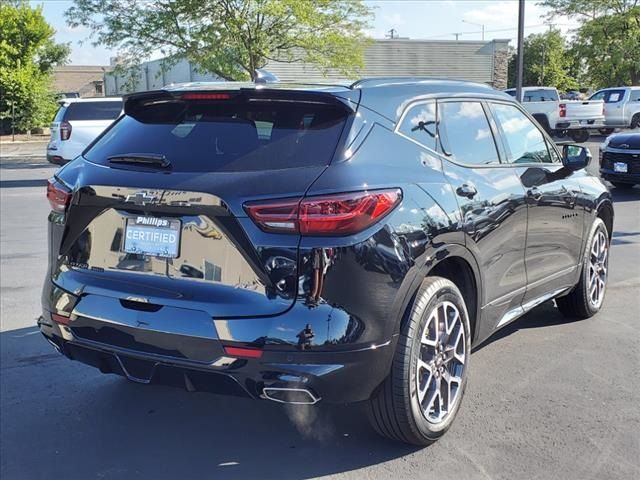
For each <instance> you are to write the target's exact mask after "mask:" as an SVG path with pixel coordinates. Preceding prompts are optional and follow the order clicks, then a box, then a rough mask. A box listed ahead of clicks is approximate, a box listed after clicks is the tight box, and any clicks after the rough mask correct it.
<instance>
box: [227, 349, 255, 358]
mask: <svg viewBox="0 0 640 480" xmlns="http://www.w3.org/2000/svg"><path fill="white" fill-rule="evenodd" d="M224 353H226V354H227V355H232V356H234V357H245V358H260V357H261V356H262V350H258V349H257V348H244V347H224Z"/></svg>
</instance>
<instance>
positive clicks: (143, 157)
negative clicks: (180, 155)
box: [107, 153, 171, 168]
mask: <svg viewBox="0 0 640 480" xmlns="http://www.w3.org/2000/svg"><path fill="white" fill-rule="evenodd" d="M107 160H109V162H110V163H128V164H131V165H145V166H148V167H160V168H167V167H170V166H171V162H170V161H169V160H167V158H166V157H165V156H164V155H153V154H149V153H123V154H120V155H112V156H110V157H108V158H107Z"/></svg>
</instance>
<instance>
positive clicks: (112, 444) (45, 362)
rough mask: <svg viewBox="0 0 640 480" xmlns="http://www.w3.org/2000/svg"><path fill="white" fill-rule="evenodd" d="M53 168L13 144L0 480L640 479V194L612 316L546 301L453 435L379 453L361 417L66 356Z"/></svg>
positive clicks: (511, 339) (2, 251) (620, 249)
mask: <svg viewBox="0 0 640 480" xmlns="http://www.w3.org/2000/svg"><path fill="white" fill-rule="evenodd" d="M597 141H598V139H596V141H595V142H590V143H589V146H590V148H591V149H592V151H593V154H594V158H597V145H598V143H597ZM43 153H44V144H19V145H18V146H10V145H7V144H1V145H0V156H1V157H2V160H1V162H0V218H1V236H0V259H1V274H0V287H1V295H0V297H1V329H0V330H1V333H0V352H1V357H0V394H1V395H0V429H1V432H0V437H1V446H0V477H1V478H2V479H3V480H10V479H11V480H13V479H29V480H37V479H50V478H64V479H68V480H76V479H78V480H84V479H136V478H142V479H154V480H155V479H165V478H182V479H189V480H190V479H213V478H216V479H218V478H242V479H245V478H278V479H299V478H313V477H324V476H327V477H330V478H347V479H349V478H353V479H355V478H372V479H373V478H375V479H379V478H394V479H396V480H397V479H404V478H420V479H422V478H424V479H428V478H453V479H458V478H463V479H475V478H478V479H529V480H532V479H542V480H546V479H556V478H557V479H580V480H586V479H638V478H640V455H639V453H640V375H639V374H638V371H639V368H640V187H636V188H634V189H633V190H631V191H626V192H621V191H615V190H614V191H613V194H614V199H615V208H616V220H615V229H614V233H613V246H612V252H611V264H610V279H609V290H608V293H607V298H606V300H605V305H604V308H603V310H602V311H601V312H600V313H599V314H598V315H597V316H595V317H594V318H592V319H589V320H586V321H581V322H575V321H567V320H566V319H564V318H563V317H562V316H561V315H560V314H559V313H558V312H557V311H556V309H555V306H554V305H553V303H552V302H549V303H546V304H544V305H542V306H541V307H539V308H538V309H536V310H534V311H532V312H531V313H529V314H528V315H526V316H525V317H523V318H521V319H520V320H518V321H516V322H514V323H512V324H511V325H509V326H507V327H506V328H504V329H503V330H501V331H500V332H498V333H497V334H496V335H495V336H494V337H492V339H491V340H490V341H489V342H488V343H487V344H486V345H484V346H483V347H482V348H479V349H477V350H476V351H475V352H474V354H473V355H472V359H471V362H472V363H471V364H472V366H471V376H470V381H469V387H468V391H467V394H466V397H465V400H464V405H463V408H462V411H461V413H460V415H459V417H458V419H457V420H456V422H455V424H454V425H453V427H452V429H451V430H450V432H449V433H448V434H447V435H446V436H445V438H443V439H442V440H441V441H440V442H438V443H436V444H434V445H432V446H431V447H428V448H425V449H416V448H412V447H408V446H404V445H400V444H394V443H391V442H389V441H386V440H384V439H382V438H378V437H377V436H376V434H375V433H374V432H373V431H372V430H371V429H370V427H369V426H368V424H367V422H366V418H365V416H364V415H363V413H362V412H361V410H360V408H358V406H348V407H327V406H324V407H320V408H313V407H311V408H299V409H294V408H288V409H286V408H282V407H280V406H278V405H275V404H271V403H267V402H256V401H250V400H244V399H235V398H226V397H218V396H214V395H209V394H202V393H188V392H186V391H182V390H178V389H171V388H168V387H167V388H165V387H155V386H153V387H151V386H143V385H139V384H133V383H130V382H128V381H126V380H124V379H122V378H120V377H117V376H113V375H102V374H100V373H99V372H98V371H97V370H94V369H93V368H90V367H88V366H85V365H82V364H80V363H77V362H71V361H69V360H67V359H65V358H63V357H61V356H60V355H58V354H56V353H55V352H54V350H53V349H52V348H51V347H50V346H49V344H47V342H46V341H45V340H44V339H43V338H42V337H41V336H40V334H39V333H38V331H37V329H36V328H35V321H36V317H37V316H38V315H39V313H40V312H39V310H40V287H41V282H42V280H43V278H44V274H45V268H46V264H45V262H46V216H47V213H48V210H49V208H48V203H47V201H46V198H45V194H44V184H45V179H46V178H47V177H49V176H50V175H51V174H52V173H53V172H54V170H55V167H53V166H50V165H47V164H46V163H44V160H43V157H44V155H43ZM595 163H597V162H594V164H592V168H593V167H595Z"/></svg>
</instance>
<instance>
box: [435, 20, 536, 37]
mask: <svg viewBox="0 0 640 480" xmlns="http://www.w3.org/2000/svg"><path fill="white" fill-rule="evenodd" d="M545 25H547V24H545V23H538V24H536V25H525V27H524V28H525V29H526V28H538V27H544V26H545ZM517 30H518V27H515V28H497V29H493V30H485V31H484V33H500V32H513V31H517ZM481 33H482V31H481V30H479V31H475V32H451V33H442V34H440V35H433V36H430V37H424V40H429V39H431V38H443V37H451V36H452V35H477V34H481Z"/></svg>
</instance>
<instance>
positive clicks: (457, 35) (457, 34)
mask: <svg viewBox="0 0 640 480" xmlns="http://www.w3.org/2000/svg"><path fill="white" fill-rule="evenodd" d="M454 35H455V36H456V42H457V41H458V37H459V36H460V35H461V34H460V33H454Z"/></svg>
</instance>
